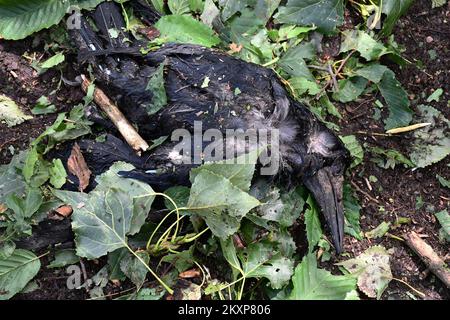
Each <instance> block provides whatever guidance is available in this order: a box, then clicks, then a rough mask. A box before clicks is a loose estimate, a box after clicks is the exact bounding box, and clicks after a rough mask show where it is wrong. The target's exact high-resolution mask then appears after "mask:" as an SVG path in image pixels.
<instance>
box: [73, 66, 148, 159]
mask: <svg viewBox="0 0 450 320" xmlns="http://www.w3.org/2000/svg"><path fill="white" fill-rule="evenodd" d="M81 79H82V80H83V82H82V84H81V87H82V88H83V91H84V92H87V91H88V88H89V86H90V85H91V82H90V81H89V80H88V79H87V78H86V76H85V75H81ZM94 101H95V103H96V104H97V105H98V106H99V107H100V108H101V109H102V110H103V111H104V112H105V113H106V115H107V116H108V118H109V119H110V120H111V121H112V123H114V125H115V126H116V128H117V129H118V130H119V132H120V133H121V134H122V136H123V137H124V139H125V140H126V142H127V143H128V144H129V145H130V146H131V147H132V148H133V149H134V150H135V151H137V152H140V151H141V150H142V151H145V150H147V149H148V148H149V145H148V143H147V142H145V140H144V139H142V137H141V136H140V135H139V133H137V131H136V129H134V127H133V126H132V125H131V123H130V122H129V121H128V120H127V119H126V118H125V116H124V115H123V113H122V112H121V111H120V110H119V108H118V107H117V106H116V105H115V104H114V103H113V102H112V101H111V99H109V98H108V97H107V96H106V94H105V93H104V92H103V91H102V90H101V89H99V88H95V90H94Z"/></svg>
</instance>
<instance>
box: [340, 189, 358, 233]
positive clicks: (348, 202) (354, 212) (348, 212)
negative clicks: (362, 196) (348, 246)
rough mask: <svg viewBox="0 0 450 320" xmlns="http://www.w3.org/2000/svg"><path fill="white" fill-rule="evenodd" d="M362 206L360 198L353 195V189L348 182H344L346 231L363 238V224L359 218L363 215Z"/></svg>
mask: <svg viewBox="0 0 450 320" xmlns="http://www.w3.org/2000/svg"><path fill="white" fill-rule="evenodd" d="M360 212H361V206H360V205H359V203H358V199H357V198H356V197H355V196H354V195H353V190H352V188H351V187H350V185H349V184H348V183H345V184H344V216H345V225H344V231H345V233H347V234H349V235H351V236H353V237H355V238H356V239H358V240H362V236H361V226H360V223H359V218H360V216H361V214H360Z"/></svg>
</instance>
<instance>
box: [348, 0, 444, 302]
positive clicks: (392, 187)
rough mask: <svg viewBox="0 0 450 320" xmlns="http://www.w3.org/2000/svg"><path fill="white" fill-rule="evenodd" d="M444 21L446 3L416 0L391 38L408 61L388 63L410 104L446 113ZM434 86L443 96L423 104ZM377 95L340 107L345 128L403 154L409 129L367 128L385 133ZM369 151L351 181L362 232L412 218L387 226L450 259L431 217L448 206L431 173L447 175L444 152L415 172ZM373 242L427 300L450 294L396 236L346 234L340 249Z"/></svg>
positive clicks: (401, 290)
mask: <svg viewBox="0 0 450 320" xmlns="http://www.w3.org/2000/svg"><path fill="white" fill-rule="evenodd" d="M449 19H450V10H449V7H443V8H436V9H431V4H430V3H429V1H416V3H415V4H414V5H413V6H412V7H411V8H410V10H409V12H408V14H407V15H406V16H405V17H403V18H402V19H401V20H400V21H399V23H398V25H397V28H395V29H394V30H395V32H394V36H395V41H397V42H398V43H399V44H400V45H401V46H403V47H404V48H405V52H404V53H403V55H404V57H405V58H407V59H408V60H409V61H411V62H412V64H409V65H407V66H405V67H403V68H400V67H398V66H396V65H391V66H390V67H391V68H392V69H393V70H394V71H395V73H396V76H397V79H398V80H399V81H400V82H401V83H402V85H403V87H404V88H405V89H406V91H407V92H408V93H409V94H410V100H411V106H412V108H413V109H415V107H416V106H417V105H419V104H428V105H431V106H433V107H434V108H436V109H438V110H439V111H441V112H442V113H443V114H444V115H445V116H446V117H447V118H449V115H450V108H449V107H448V101H449V100H450V94H449V93H450V82H449V81H448V79H450V70H449V69H448V61H450V25H449ZM430 37H431V38H432V40H431V38H430ZM437 88H442V89H443V90H444V94H443V95H442V96H441V100H440V102H431V103H427V102H426V98H427V97H428V96H429V95H430V94H431V93H432V92H433V91H434V90H435V89H437ZM374 98H377V99H379V98H380V97H373V96H370V97H365V98H363V99H361V101H360V102H359V103H351V104H348V105H346V106H345V107H344V108H343V109H344V110H343V113H344V121H343V123H341V128H342V134H355V135H356V136H357V137H358V140H359V141H360V142H361V143H362V144H367V145H368V146H372V147H382V148H385V149H396V150H399V151H402V152H403V153H404V154H406V155H407V154H408V153H407V150H408V146H409V144H410V143H411V142H412V137H411V135H402V136H401V137H380V136H374V135H371V134H370V132H383V128H382V124H381V123H380V122H377V121H375V120H374V119H373V117H372V115H373V114H374V105H373V101H374V100H375V99H374ZM358 131H364V132H368V134H359V133H358ZM371 157H372V155H370V154H369V153H368V152H367V151H366V152H365V157H364V162H363V164H362V165H361V166H359V167H357V168H355V170H352V172H351V177H350V179H349V180H350V181H351V183H352V184H354V185H357V186H358V188H359V189H360V190H358V191H357V194H358V197H359V198H360V199H361V200H362V201H361V202H362V207H363V216H362V217H361V226H362V230H363V231H369V230H371V229H373V228H375V227H376V226H378V225H379V224H380V223H381V222H383V221H388V222H391V223H392V224H394V223H395V221H396V220H397V219H398V218H399V217H405V218H410V219H411V223H409V224H405V225H401V226H400V227H398V228H396V229H395V230H391V231H390V232H391V233H392V234H394V235H396V236H401V235H402V234H403V233H405V232H408V231H411V230H414V231H415V232H417V233H419V234H422V235H424V236H425V237H426V238H425V241H426V242H427V243H429V244H430V245H431V246H432V247H433V248H434V249H435V250H436V251H437V252H438V253H439V254H440V255H441V257H447V262H448V257H449V250H448V245H447V244H444V243H441V242H440V241H439V235H438V233H439V228H440V225H439V222H438V221H436V218H435V216H434V213H435V212H438V211H440V210H443V209H448V208H449V207H450V190H448V189H446V188H444V187H442V186H441V185H440V184H439V182H438V181H437V179H436V174H439V175H441V176H443V177H447V178H449V177H450V167H448V166H447V165H448V163H449V162H450V161H449V160H448V158H447V159H444V160H442V161H441V162H440V163H438V164H436V165H433V166H430V167H427V168H425V169H418V170H415V171H412V170H410V169H404V168H402V167H401V165H400V166H397V167H396V168H395V169H394V170H392V169H381V168H380V167H378V166H377V165H376V164H374V163H373V162H371V161H370V158H371ZM370 176H375V177H376V178H377V180H378V181H377V182H375V183H373V182H368V178H369V177H370ZM364 193H365V194H364ZM367 194H368V195H369V196H370V198H369V197H368V196H367ZM371 198H372V199H371ZM373 199H376V200H377V202H375V201H373ZM374 244H381V245H383V246H385V247H386V248H395V254H394V256H393V258H392V260H391V267H392V271H393V274H394V277H395V278H398V279H401V280H403V281H406V282H407V283H408V284H410V285H411V286H412V287H414V288H415V289H418V290H419V291H421V292H423V293H425V294H426V299H449V298H450V292H449V290H448V289H447V288H446V287H445V286H444V285H443V284H442V283H441V282H440V281H439V280H438V279H437V278H436V277H435V276H434V275H433V274H431V273H429V272H428V270H426V267H425V265H424V264H423V263H422V261H420V259H419V258H418V257H417V256H416V255H415V254H414V253H413V252H412V251H411V250H410V249H409V248H407V247H406V245H405V244H403V243H402V242H400V241H398V240H394V239H391V238H387V237H383V238H382V239H377V240H372V241H370V240H367V239H365V240H363V241H357V240H355V239H353V238H351V237H346V239H345V251H347V252H351V253H352V254H353V255H357V254H359V253H361V252H362V251H364V250H365V249H367V248H368V247H369V246H372V245H374ZM408 291H409V292H411V293H412V292H413V291H411V290H409V289H408V288H407V287H406V286H405V285H404V284H402V283H399V282H397V281H392V282H391V284H390V285H389V288H388V289H387V290H386V292H385V293H384V295H383V298H384V299H410V298H411V296H410V295H407V294H406V292H408Z"/></svg>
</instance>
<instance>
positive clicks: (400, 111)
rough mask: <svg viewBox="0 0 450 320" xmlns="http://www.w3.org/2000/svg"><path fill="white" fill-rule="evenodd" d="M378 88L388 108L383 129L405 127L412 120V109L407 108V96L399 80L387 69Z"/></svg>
mask: <svg viewBox="0 0 450 320" xmlns="http://www.w3.org/2000/svg"><path fill="white" fill-rule="evenodd" d="M378 89H379V90H380V92H381V95H382V96H383V98H384V100H385V101H386V103H387V105H388V108H389V117H388V118H387V119H386V120H385V124H386V125H385V129H386V130H389V129H392V128H399V127H405V126H407V125H409V123H410V122H411V120H412V110H411V109H410V108H409V98H408V94H407V93H406V91H405V90H404V89H403V88H402V86H401V84H400V82H398V80H397V79H395V74H394V72H392V71H391V70H387V71H386V72H385V73H384V75H383V77H382V78H381V81H380V83H379V84H378Z"/></svg>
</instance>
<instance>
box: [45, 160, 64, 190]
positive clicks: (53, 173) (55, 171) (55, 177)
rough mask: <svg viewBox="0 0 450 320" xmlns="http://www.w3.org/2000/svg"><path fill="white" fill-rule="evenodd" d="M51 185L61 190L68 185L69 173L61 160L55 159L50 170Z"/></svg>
mask: <svg viewBox="0 0 450 320" xmlns="http://www.w3.org/2000/svg"><path fill="white" fill-rule="evenodd" d="M49 173H50V183H51V184H52V186H54V187H55V188H57V189H59V188H61V187H62V186H63V185H64V184H65V183H66V178H67V172H66V169H65V168H64V165H63V163H62V161H61V159H53V166H52V167H51V168H50V170H49Z"/></svg>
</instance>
